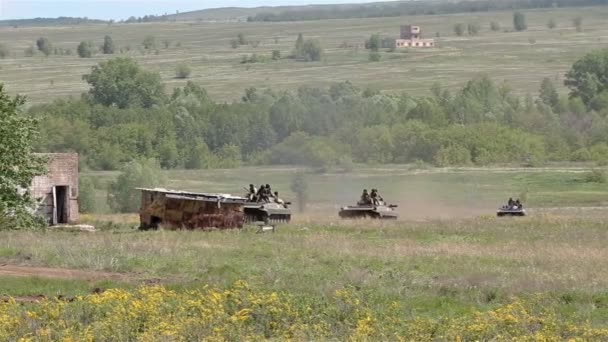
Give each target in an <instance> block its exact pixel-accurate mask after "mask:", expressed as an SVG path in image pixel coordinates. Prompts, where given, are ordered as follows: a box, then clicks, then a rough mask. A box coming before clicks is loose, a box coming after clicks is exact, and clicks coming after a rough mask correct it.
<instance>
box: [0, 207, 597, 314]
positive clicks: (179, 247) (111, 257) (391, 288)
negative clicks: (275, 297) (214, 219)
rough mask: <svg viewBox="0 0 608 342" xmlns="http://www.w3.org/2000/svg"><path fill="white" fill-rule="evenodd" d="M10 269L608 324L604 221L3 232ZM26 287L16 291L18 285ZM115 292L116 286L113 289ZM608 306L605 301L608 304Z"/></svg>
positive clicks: (73, 289) (39, 284)
mask: <svg viewBox="0 0 608 342" xmlns="http://www.w3.org/2000/svg"><path fill="white" fill-rule="evenodd" d="M0 237H1V239H0V241H1V242H0V250H3V251H7V250H13V251H18V252H15V253H12V254H11V253H7V252H5V253H3V257H2V258H0V260H2V262H10V263H27V264H34V265H49V266H54V267H69V268H78V269H89V270H106V271H114V272H129V273H133V274H136V275H137V277H143V278H153V279H154V278H160V279H163V280H164V282H168V283H169V284H170V286H171V287H177V288H184V287H185V288H190V287H193V286H200V285H201V284H213V285H218V286H221V287H223V286H228V285H229V284H231V283H232V282H234V281H235V280H238V279H245V280H247V281H248V282H249V283H251V284H252V286H254V287H256V288H266V289H270V290H278V291H288V292H290V293H293V294H297V295H305V296H325V295H330V294H331V293H333V291H334V290H336V289H339V288H342V287H344V286H353V287H354V288H357V289H360V290H361V291H362V292H364V293H365V294H366V296H370V297H371V298H373V299H374V300H376V301H377V303H378V305H382V303H385V304H386V303H390V302H391V301H393V300H398V301H405V302H407V303H408V306H409V307H410V308H411V310H412V311H413V312H416V313H417V314H424V315H427V314H428V315H433V316H435V315H457V314H459V313H462V312H467V311H470V310H471V309H473V308H485V307H487V306H491V305H494V304H496V303H504V302H508V300H509V298H510V296H512V295H517V296H527V295H529V294H531V293H536V292H543V293H554V294H555V295H556V296H558V297H559V296H565V295H567V296H569V298H570V297H572V298H574V299H572V300H571V301H570V304H571V305H570V306H569V308H570V309H569V310H573V311H574V312H576V314H577V315H581V316H583V317H585V318H591V319H593V320H596V321H598V322H600V323H602V324H605V323H606V322H607V318H608V309H606V307H604V306H600V307H597V306H590V304H591V303H592V302H593V301H598V300H600V301H601V300H602V298H604V297H605V292H604V290H603V289H605V288H606V286H608V273H607V272H606V271H605V269H606V268H605V267H602V265H603V264H604V262H605V260H606V257H608V254H607V253H608V250H607V249H606V247H605V246H604V245H603V242H602V241H604V240H605V238H606V224H605V220H604V219H591V218H582V217H577V218H557V217H540V218H529V219H516V220H511V219H507V220H497V219H476V220H451V221H429V222H424V223H414V222H409V223H408V222H400V223H388V224H379V223H375V222H374V223H372V222H362V223H354V224H342V225H336V224H331V223H328V224H324V225H302V224H295V225H290V226H289V227H282V228H280V229H279V231H278V232H277V233H275V234H264V235H260V234H255V231H254V230H244V231H226V232H213V233H201V232H146V233H136V232H129V231H122V232H116V231H114V232H112V231H108V232H99V233H96V234H70V233H58V232H57V233H49V234H37V233H23V232H1V233H0ZM11 283H12V284H15V282H11ZM108 285H110V286H112V285H114V284H108ZM86 286H87V285H86V284H82V283H81V282H76V284H70V285H69V286H68V285H65V284H63V285H62V284H61V282H59V284H58V283H57V282H54V281H40V280H38V281H34V280H30V281H29V282H25V283H22V284H20V285H16V286H15V287H14V288H12V287H10V288H9V287H7V286H2V287H0V291H2V293H8V294H25V293H27V290H25V289H24V287H26V288H29V289H31V290H33V291H40V292H42V293H50V294H56V293H57V291H58V289H63V291H65V292H64V293H63V294H67V295H69V294H71V293H82V292H83V291H85V290H86ZM604 300H605V299H604Z"/></svg>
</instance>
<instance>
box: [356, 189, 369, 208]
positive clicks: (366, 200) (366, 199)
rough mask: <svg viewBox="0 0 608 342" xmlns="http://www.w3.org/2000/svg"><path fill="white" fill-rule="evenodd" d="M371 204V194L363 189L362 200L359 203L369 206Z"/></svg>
mask: <svg viewBox="0 0 608 342" xmlns="http://www.w3.org/2000/svg"><path fill="white" fill-rule="evenodd" d="M371 202H372V200H371V197H370V196H369V193H368V192H367V189H363V193H362V194H361V200H360V201H359V203H361V205H368V204H370V203H371Z"/></svg>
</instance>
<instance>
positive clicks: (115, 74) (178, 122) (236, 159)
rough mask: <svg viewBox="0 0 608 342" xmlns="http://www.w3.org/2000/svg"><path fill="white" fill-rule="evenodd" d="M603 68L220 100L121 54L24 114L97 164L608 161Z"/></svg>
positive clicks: (594, 64)
mask: <svg viewBox="0 0 608 342" xmlns="http://www.w3.org/2000/svg"><path fill="white" fill-rule="evenodd" d="M606 65H608V50H606V49H605V50H596V51H594V52H591V53H589V54H588V55H586V56H585V57H583V58H582V59H580V60H579V61H577V62H576V63H575V64H574V65H573V66H572V69H571V70H570V71H569V72H568V73H567V75H566V81H565V83H566V86H568V87H569V88H570V90H571V92H570V95H569V96H560V95H559V94H558V92H557V90H556V87H555V84H554V83H553V82H552V80H551V79H548V78H546V79H544V80H543V82H542V85H541V88H540V89H539V91H538V93H537V94H529V95H528V96H526V97H524V98H521V97H519V96H516V95H514V94H512V90H511V89H510V87H509V84H507V83H500V84H497V83H495V82H493V81H492V80H491V78H490V77H489V76H488V75H479V76H478V77H475V78H474V79H471V80H470V81H468V82H467V83H466V84H465V85H464V86H462V87H461V88H460V89H457V90H456V91H454V90H452V91H451V90H449V89H444V88H443V87H442V86H441V84H439V83H437V84H435V85H434V86H433V87H432V89H430V90H429V93H428V95H426V96H411V95H408V94H405V93H402V94H388V93H387V94H385V93H380V92H378V91H375V90H373V89H369V88H364V87H359V86H358V85H356V84H352V83H350V82H348V81H346V82H340V83H335V84H333V85H331V86H330V87H328V88H315V87H300V88H298V89H297V91H281V90H276V89H257V88H255V87H251V88H249V89H247V90H246V91H245V93H244V94H243V96H242V98H241V99H240V101H234V102H232V103H218V102H216V101H214V100H213V99H212V98H210V96H209V95H208V94H207V93H206V91H205V89H204V88H202V87H201V86H200V85H197V84H195V83H193V82H188V83H187V85H185V86H184V87H182V88H177V89H175V90H174V91H173V93H172V94H170V95H165V91H164V86H163V84H162V82H161V80H160V76H159V75H158V74H157V73H154V72H150V71H146V70H144V69H143V68H142V67H140V66H139V65H138V64H137V63H136V62H135V61H134V60H132V59H129V58H115V59H111V60H108V61H106V62H101V63H100V64H99V65H98V66H95V67H93V69H92V71H91V73H90V74H88V75H85V76H84V79H85V80H86V81H87V82H88V83H89V84H90V90H89V92H88V93H85V94H83V95H82V96H81V98H78V99H57V100H55V101H54V102H52V103H48V104H43V105H37V106H33V107H30V108H29V109H28V114H29V115H30V116H32V117H34V118H36V119H37V120H39V122H40V139H39V140H38V141H37V144H36V146H35V148H36V149H37V150H39V151H45V152H60V151H75V152H78V153H80V155H81V163H82V165H83V167H85V168H89V169H93V170H114V169H119V168H120V167H121V165H123V164H124V163H125V162H129V161H133V160H136V159H139V158H156V159H158V160H159V161H160V164H161V166H162V167H163V168H167V169H171V168H187V169H199V168H230V167H237V166H239V165H244V164H246V165H262V164H264V165H268V164H275V165H276V164H299V165H308V166H311V167H314V168H316V169H319V170H328V169H332V168H337V169H348V168H351V167H352V165H353V163H370V164H376V163H428V164H433V165H436V166H454V165H490V164H518V165H524V166H536V165H542V164H543V163H545V162H548V161H595V162H597V163H599V164H605V163H607V162H608V136H607V135H606V134H605V132H606V131H607V129H608V118H607V115H608V80H607V79H606V78H605V76H602V75H606V74H607V71H606V70H605V68H606Z"/></svg>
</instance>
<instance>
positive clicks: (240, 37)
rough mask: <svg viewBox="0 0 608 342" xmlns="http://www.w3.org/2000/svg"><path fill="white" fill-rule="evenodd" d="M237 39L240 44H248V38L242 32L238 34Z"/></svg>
mask: <svg viewBox="0 0 608 342" xmlns="http://www.w3.org/2000/svg"><path fill="white" fill-rule="evenodd" d="M236 41H237V43H238V44H239V45H247V38H245V35H244V34H243V33H241V32H239V33H238V34H237V35H236Z"/></svg>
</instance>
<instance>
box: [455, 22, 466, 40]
mask: <svg viewBox="0 0 608 342" xmlns="http://www.w3.org/2000/svg"><path fill="white" fill-rule="evenodd" d="M454 33H456V35H457V36H459V37H460V36H462V35H463V34H464V24H456V25H454Z"/></svg>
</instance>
